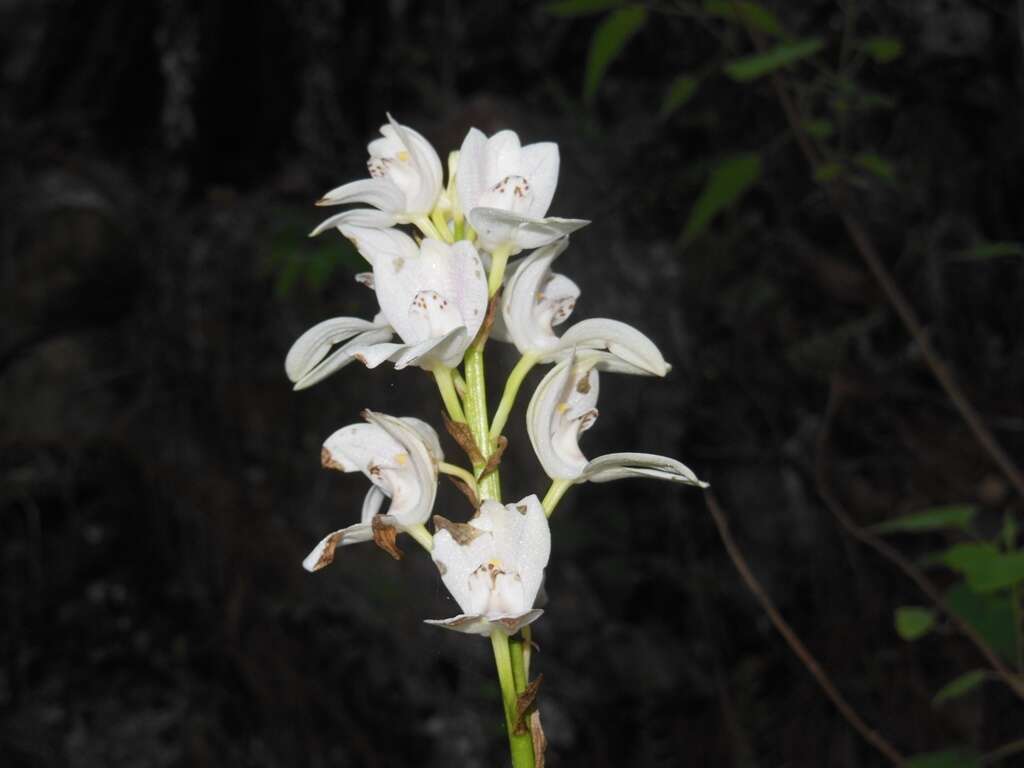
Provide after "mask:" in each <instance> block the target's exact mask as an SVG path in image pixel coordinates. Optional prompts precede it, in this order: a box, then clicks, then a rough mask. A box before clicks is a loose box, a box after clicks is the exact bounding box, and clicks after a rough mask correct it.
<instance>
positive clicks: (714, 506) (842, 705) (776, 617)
mask: <svg viewBox="0 0 1024 768" xmlns="http://www.w3.org/2000/svg"><path fill="white" fill-rule="evenodd" d="M704 501H705V502H706V504H707V507H708V511H709V512H710V513H711V518H712V520H714V522H715V527H716V528H718V535H719V536H721V538H722V543H723V544H724V545H725V551H726V552H727V553H728V554H729V559H731V560H732V563H733V565H734V566H736V570H737V571H738V572H739V574H740V577H741V578H742V579H743V581H744V583H745V584H746V585H747V588H748V589H749V590H750V591H751V593H752V594H753V595H754V597H755V598H757V601H758V602H759V603H760V604H761V607H762V608H763V609H764V612H765V613H766V614H768V618H769V619H771V622H772V624H774V625H775V628H776V629H777V630H778V631H779V634H780V635H782V637H783V639H784V640H785V641H786V643H787V644H788V645H789V647H790V649H791V650H792V651H793V653H795V654H796V656H797V658H798V659H800V663H801V664H803V665H804V667H806V668H807V671H808V672H810V673H811V675H812V676H813V677H814V679H815V680H816V681H817V683H818V685H819V686H820V687H821V689H822V690H823V691H824V692H825V695H826V696H828V698H829V699H830V700H831V701H832V703H833V704H835V705H836V708H837V709H838V710H839V713H840V714H841V715H842V716H843V718H844V719H845V720H846V721H847V722H848V723H849V724H850V725H851V726H853V728H854V729H856V730H857V732H858V733H859V734H860V735H861V736H863V737H864V739H865V740H866V741H867V742H868V743H870V744H871V745H872V746H873V747H874V748H875V749H877V750H878V751H879V752H881V753H882V754H883V755H885V757H886V758H887V759H888V760H889V761H890V762H891V763H892V764H893V765H903V764H904V763H905V758H904V757H903V755H902V754H901V753H900V751H899V750H898V749H896V747H894V746H893V745H892V744H890V743H889V741H888V740H886V738H885V737H884V736H882V735H881V734H880V733H878V731H876V730H874V729H873V728H871V727H870V726H869V725H868V724H867V723H865V722H864V720H863V719H862V718H861V716H860V715H859V714H857V711H856V710H855V709H854V708H853V707H852V706H851V705H850V703H849V702H848V701H847V700H846V699H845V697H844V696H843V694H841V693H840V692H839V689H838V688H836V686H835V684H834V683H833V682H832V680H831V678H829V676H828V674H827V673H826V672H825V670H824V669H822V666H821V664H819V663H818V660H817V659H815V658H814V656H813V655H812V654H811V652H810V651H809V650H807V647H806V646H805V645H804V644H803V642H802V641H801V640H800V638H799V637H798V636H797V634H796V632H794V631H793V628H792V627H790V626H789V624H788V623H787V622H786V620H785V619H784V618H782V614H780V613H779V611H778V609H777V608H776V607H775V604H774V603H773V602H772V599H771V598H770V597H769V596H768V593H767V592H765V590H764V587H763V586H761V582H759V581H758V580H757V577H756V576H754V574H753V573H752V572H751V570H750V567H749V566H748V565H747V561H746V558H744V557H743V553H742V552H741V551H740V549H739V547H738V546H737V545H736V541H735V540H734V539H733V537H732V532H731V531H730V530H729V521H728V520H727V519H726V517H725V513H724V512H723V511H722V508H721V507H720V506H719V505H718V501H717V500H716V499H715V497H714V494H712V493H711V491H705V492H704Z"/></svg>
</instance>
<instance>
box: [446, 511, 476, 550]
mask: <svg viewBox="0 0 1024 768" xmlns="http://www.w3.org/2000/svg"><path fill="white" fill-rule="evenodd" d="M434 528H436V529H438V530H441V531H448V533H449V535H450V536H451V537H452V538H453V539H455V543H456V544H459V545H460V546H463V547H464V546H466V545H467V544H469V543H470V542H471V541H473V539H475V538H476V537H477V536H479V535H480V534H481V533H483V531H481V530H480V529H479V528H475V527H473V526H472V525H470V524H469V523H453V522H452V521H451V520H449V519H448V518H447V517H441V515H434Z"/></svg>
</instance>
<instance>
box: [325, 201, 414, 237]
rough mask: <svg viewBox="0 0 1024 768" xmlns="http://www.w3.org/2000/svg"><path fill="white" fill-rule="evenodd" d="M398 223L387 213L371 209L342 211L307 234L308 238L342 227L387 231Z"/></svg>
mask: <svg viewBox="0 0 1024 768" xmlns="http://www.w3.org/2000/svg"><path fill="white" fill-rule="evenodd" d="M397 223H398V216H397V215H396V214H393V213H390V212H388V211H378V210H375V209H373V208H355V209H353V210H351V211H342V212H341V213H336V214H334V215H333V216H328V217H327V218H326V219H324V220H323V221H321V222H320V223H319V224H317V225H316V229H314V230H313V231H312V232H310V233H309V236H310V237H316V236H317V235H319V234H321V233H323V232H326V231H327V230H328V229H334V228H337V229H339V230H340V229H341V228H342V227H344V226H353V227H369V228H372V229H387V228H388V227H393V226H394V225H395V224H397Z"/></svg>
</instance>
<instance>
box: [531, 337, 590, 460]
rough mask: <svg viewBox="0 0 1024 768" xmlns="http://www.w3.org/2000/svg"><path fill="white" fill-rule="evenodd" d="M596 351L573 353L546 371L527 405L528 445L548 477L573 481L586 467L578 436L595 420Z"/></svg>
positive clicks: (585, 458)
mask: <svg viewBox="0 0 1024 768" xmlns="http://www.w3.org/2000/svg"><path fill="white" fill-rule="evenodd" d="M597 354H598V353H590V354H589V355H587V356H586V357H585V358H580V357H578V356H577V355H575V354H572V355H570V356H569V357H567V358H565V359H564V360H562V361H561V362H560V363H558V364H557V365H556V366H555V367H554V368H552V369H551V370H550V371H548V373H547V375H546V376H544V378H543V379H541V382H540V384H538V385H537V389H536V390H535V391H534V393H533V397H532V398H530V404H529V405H528V406H527V408H526V429H527V432H528V434H529V436H530V444H531V445H532V446H533V451H534V453H536V454H537V459H538V460H539V461H540V463H541V466H542V467H544V471H545V472H546V473H547V475H548V477H550V478H552V479H555V480H575V479H576V478H578V477H579V476H580V475H581V474H582V473H583V470H584V468H585V467H586V466H587V457H586V456H584V455H583V452H582V451H581V450H580V447H579V438H580V435H581V434H583V432H585V431H586V430H588V429H590V427H592V426H593V425H594V422H595V421H596V420H597V415H598V412H597V407H596V406H597V394H598V376H597V370H596V364H597V361H598V359H599V358H598V357H597Z"/></svg>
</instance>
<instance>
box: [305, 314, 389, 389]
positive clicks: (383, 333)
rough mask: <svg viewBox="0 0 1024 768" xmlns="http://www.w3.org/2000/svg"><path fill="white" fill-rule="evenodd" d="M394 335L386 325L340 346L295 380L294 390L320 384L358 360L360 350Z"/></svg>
mask: <svg viewBox="0 0 1024 768" xmlns="http://www.w3.org/2000/svg"><path fill="white" fill-rule="evenodd" d="M392 335H394V332H393V331H392V330H391V328H390V327H389V326H388V325H386V324H384V325H380V326H378V327H376V328H374V329H372V330H369V331H366V332H364V333H361V334H359V335H358V336H356V337H355V338H354V339H352V340H351V341H349V342H348V343H346V344H342V345H341V346H339V347H338V348H337V349H335V350H334V351H333V352H331V353H330V354H329V355H327V356H326V357H324V358H323V359H322V360H321V361H319V362H318V363H316V364H315V365H312V366H310V367H309V368H308V369H307V370H306V371H305V373H303V374H302V376H300V377H299V378H298V379H295V380H294V381H295V387H294V389H295V390H296V391H298V390H301V389H307V388H309V387H311V386H313V385H314V384H318V383H319V382H321V381H323V380H324V379H326V378H327V377H328V376H330V375H332V374H334V373H337V372H338V371H340V370H341V369H342V368H344V367H345V366H346V365H348V364H349V363H351V362H352V361H353V360H355V359H358V358H357V355H360V350H365V349H367V347H371V348H372V347H373V345H377V344H380V343H382V342H386V341H387V340H388V339H390V338H391V337H392Z"/></svg>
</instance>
